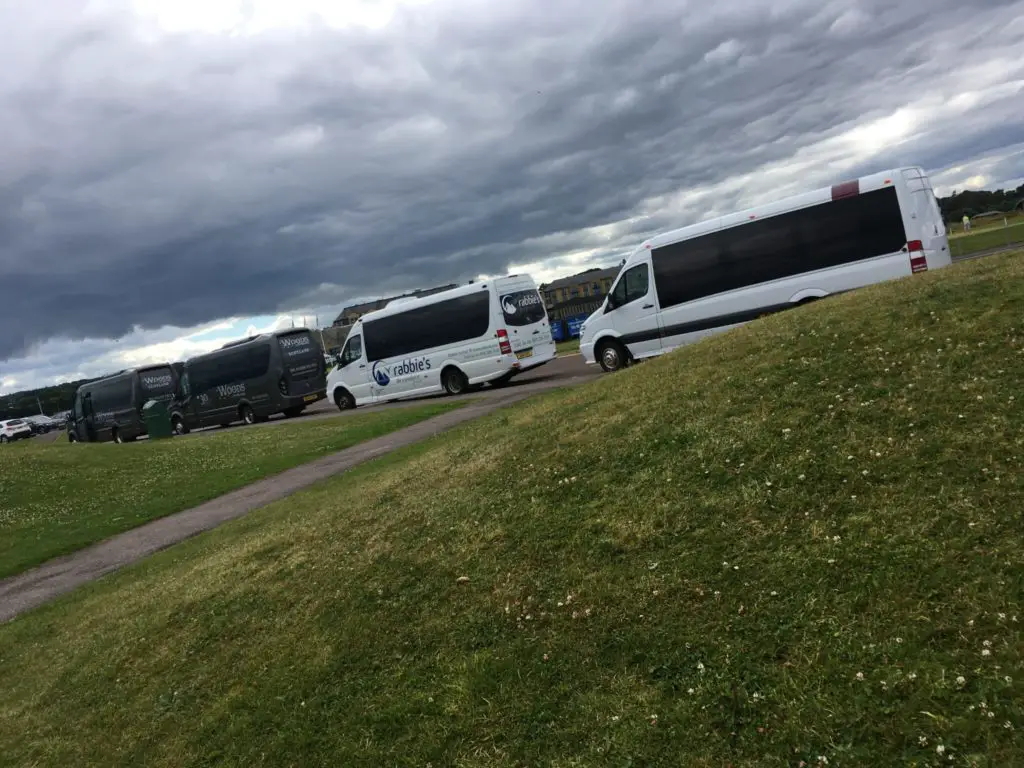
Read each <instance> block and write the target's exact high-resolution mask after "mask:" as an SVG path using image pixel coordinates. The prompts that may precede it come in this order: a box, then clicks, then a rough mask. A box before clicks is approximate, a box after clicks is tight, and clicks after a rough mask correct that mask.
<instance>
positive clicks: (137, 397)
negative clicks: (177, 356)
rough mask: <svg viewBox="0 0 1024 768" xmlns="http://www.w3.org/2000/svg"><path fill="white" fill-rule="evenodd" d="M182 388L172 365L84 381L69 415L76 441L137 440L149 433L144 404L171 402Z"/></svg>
mask: <svg viewBox="0 0 1024 768" xmlns="http://www.w3.org/2000/svg"><path fill="white" fill-rule="evenodd" d="M177 388H178V376H177V374H176V373H175V371H174V368H173V367H172V366H171V365H168V364H163V365H150V366H146V367H144V368H134V369H132V370H128V371H121V373H118V374H115V375H114V376H108V377H107V378H105V379H99V380H98V381H90V382H89V383H88V384H83V385H82V386H80V387H79V388H78V391H76V392H75V400H74V404H73V405H72V407H71V414H70V416H68V427H67V429H68V440H69V441H70V442H72V443H96V442H114V443H123V442H127V441H131V440H135V439H137V438H139V437H142V436H144V435H145V434H146V424H145V422H144V421H143V418H142V407H143V406H144V405H145V404H146V403H147V402H148V401H150V400H162V401H165V402H169V401H171V400H172V399H173V397H174V393H175V392H176V391H177Z"/></svg>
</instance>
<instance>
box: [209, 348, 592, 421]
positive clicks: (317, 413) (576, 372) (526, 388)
mask: <svg viewBox="0 0 1024 768" xmlns="http://www.w3.org/2000/svg"><path fill="white" fill-rule="evenodd" d="M600 374H601V369H600V367H598V366H596V365H587V364H586V363H584V362H583V357H582V356H581V355H580V354H579V353H572V354H568V355H565V356H563V357H558V358H555V359H554V360H552V361H551V362H550V363H547V364H546V365H542V366H540V367H539V368H537V369H535V370H533V371H529V372H527V373H524V374H522V375H521V376H517V377H516V378H514V379H512V381H510V382H509V383H508V384H506V385H505V386H504V387H501V388H499V389H495V388H493V387H490V386H484V387H483V388H482V389H479V390H477V391H476V392H470V393H468V394H465V395H457V396H454V397H453V396H450V395H444V394H440V395H431V396H430V397H418V398H413V399H411V400H399V401H396V402H393V403H381V404H380V405H370V406H365V407H361V408H357V409H356V410H354V411H339V410H338V407H337V406H336V405H335V404H334V402H333V401H332V400H330V399H328V400H322V401H320V402H319V403H316V404H315V405H311V406H310V407H309V408H307V409H306V410H305V411H304V412H303V414H302V415H301V416H296V417H295V418H292V419H286V418H284V417H283V416H275V417H273V418H272V419H270V421H265V422H263V423H261V424H256V425H253V426H247V427H245V429H253V428H254V427H274V426H277V425H278V424H296V423H300V422H303V421H310V420H312V419H324V418H329V417H332V416H346V415H350V414H354V413H369V412H372V411H379V410H383V409H385V408H409V407H412V406H415V405H421V404H423V403H429V402H431V401H433V400H436V399H438V398H446V399H449V400H489V399H493V398H505V397H506V396H508V395H511V394H516V395H532V394H535V393H537V392H543V391H545V390H548V389H557V388H558V387H565V386H574V385H576V384H582V383H583V382H584V381H586V380H587V379H592V378H595V377H597V376H599V375H600ZM329 396H330V395H329V393H328V397H329ZM242 427H243V425H241V424H236V425H232V426H230V427H211V428H209V429H204V430H201V431H197V432H193V433H192V434H193V435H197V436H198V435H208V434H216V433H219V432H224V431H225V430H227V429H241V428H242Z"/></svg>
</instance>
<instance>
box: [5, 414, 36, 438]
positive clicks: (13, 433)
mask: <svg viewBox="0 0 1024 768" xmlns="http://www.w3.org/2000/svg"><path fill="white" fill-rule="evenodd" d="M28 437H32V427H30V426H29V425H28V424H27V423H25V422H24V421H23V420H21V419H8V420H7V421H0V443H13V442H14V441H15V440H24V439H25V438H28Z"/></svg>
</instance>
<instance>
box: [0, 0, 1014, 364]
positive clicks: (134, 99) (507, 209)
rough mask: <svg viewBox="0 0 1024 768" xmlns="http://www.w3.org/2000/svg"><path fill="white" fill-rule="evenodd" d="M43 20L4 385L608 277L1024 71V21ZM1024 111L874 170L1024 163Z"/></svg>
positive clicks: (534, 5)
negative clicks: (147, 30) (1020, 25)
mask: <svg viewBox="0 0 1024 768" xmlns="http://www.w3.org/2000/svg"><path fill="white" fill-rule="evenodd" d="M32 5H33V6H36V7H35V8H34V9H33V10H32V11H31V13H32V14H33V19H32V20H30V21H29V22H27V26H26V29H27V30H28V32H30V33H32V34H35V35H37V36H38V38H37V39H36V41H35V42H36V44H37V45H36V48H34V49H33V48H32V47H31V46H25V45H22V47H20V48H19V49H18V50H17V51H16V52H15V54H16V55H15V56H14V66H13V71H14V72H15V73H16V74H17V75H18V77H14V76H13V75H12V74H11V70H10V69H9V71H8V72H7V74H5V75H2V76H0V131H3V132H4V134H5V135H6V136H9V137H11V143H12V146H13V147H14V148H15V149H16V151H15V152H13V153H12V155H13V156H14V158H15V159H14V160H12V161H10V162H4V163H3V164H0V237H2V238H3V239H2V240H0V275H2V278H3V284H4V286H5V288H6V291H7V292H8V295H9V297H10V299H9V300H8V301H5V302H3V303H0V327H2V328H4V329H5V332H4V333H3V335H2V337H0V359H4V358H7V357H11V356H13V355H17V354H20V353H22V352H24V351H25V350H26V349H28V348H29V347H30V346H31V345H32V344H34V343H37V342H39V341H41V340H44V339H47V338H51V337H56V336H68V337H71V338H85V337H101V338H104V337H105V338H112V337H118V336H121V335H123V334H125V333H127V332H128V331H130V330H131V329H132V328H133V327H134V326H136V325H138V326H142V327H145V328H159V327H162V326H166V325H175V326H186V327H187V326H193V325H197V324H200V323H203V322H206V321H210V320H213V319H217V318H220V317H224V316H229V315H245V314H257V313H272V312H275V311H278V310H279V309H281V308H284V307H292V306H297V305H299V304H301V305H303V306H310V305H327V304H335V303H341V302H342V301H344V299H345V298H348V297H352V298H354V297H356V296H361V295H367V294H376V293H383V292H387V291H388V290H392V289H402V288H409V287H414V286H415V285H418V284H423V283H438V282H448V281H453V280H462V279H466V278H468V277H473V276H475V275H477V274H480V273H495V272H500V271H503V270H504V269H505V268H507V267H508V266H509V265H510V264H515V263H526V262H532V261H539V260H544V259H551V258H557V257H558V256H559V255H560V254H561V253H565V252H566V251H569V250H576V249H579V248H584V247H591V248H596V249H598V254H597V257H598V259H603V260H604V261H608V260H609V259H614V258H617V256H618V255H619V253H621V251H622V250H625V249H627V248H629V247H630V246H631V245H632V244H633V242H634V241H632V240H631V238H632V237H633V236H635V237H636V239H637V240H639V239H640V238H642V237H643V236H644V235H646V234H650V232H651V231H654V229H658V228H664V227H668V226H679V225H682V224H686V223H689V221H692V220H695V219H697V218H701V217H702V216H703V215H705V214H706V213H707V210H706V209H705V210H700V209H692V210H691V209H687V210H686V211H683V212H682V213H683V215H684V216H686V217H689V220H688V221H684V220H679V218H678V216H679V212H675V213H674V214H668V213H656V214H655V215H653V216H651V217H649V218H647V219H644V220H642V221H640V222H638V223H636V224H635V225H632V226H626V227H622V228H621V230H620V231H619V233H618V236H617V239H615V240H613V241H612V242H610V243H609V242H604V241H602V240H600V238H597V237H596V236H594V235H587V234H584V233H580V230H583V229H585V228H588V227H593V226H596V225H601V224H605V223H608V222H612V221H617V220H621V219H624V218H626V217H629V216H631V215H633V214H634V213H635V212H636V211H637V210H638V209H639V208H640V207H641V206H643V205H644V203H645V201H647V200H649V199H651V198H653V197H657V196H660V195H666V194H670V193H672V192H676V191H679V190H686V189H694V188H699V187H701V186H703V185H708V184H714V183H715V182H719V181H721V180H723V179H725V178H728V177H730V176H733V175H736V174H741V173H745V172H747V171H749V170H751V169H753V168H756V167H759V166H761V165H763V164H765V163H771V162H777V161H782V160H785V159H786V158H790V157H792V156H793V155H794V154H795V153H797V152H798V151H799V150H801V149H802V148H806V147H808V146H810V145H812V144H814V143H815V142H818V141H821V140H822V139H824V138H827V137H829V136H835V135H838V134H839V133H841V132H842V131H844V130H846V129H848V128H849V127H851V126H852V125H853V123H854V122H855V121H857V120H860V119H863V118H865V117H870V116H879V117H880V116H884V115H885V114H888V113H891V112H892V111H893V110H894V109H897V108H899V107H901V106H902V105H904V104H906V103H907V102H908V101H912V100H914V99H916V98H918V97H920V96H921V95H922V94H923V93H925V92H927V91H929V90H930V89H934V88H936V87H937V84H940V83H942V82H943V80H944V78H946V77H947V74H948V73H949V72H950V71H951V70H956V69H960V68H964V67H966V66H968V65H970V64H975V63H984V62H986V61H988V60H990V59H994V58H995V57H997V56H1000V55H1004V56H1008V57H1009V58H1010V59H1011V60H1012V59H1013V58H1014V57H1016V59H1017V60H1018V61H1019V60H1020V59H1021V57H1022V54H1024V45H1022V44H1021V43H1020V42H1019V40H1020V35H1019V34H1015V33H1014V28H1013V27H1012V24H1011V22H1012V20H1013V19H1014V18H1015V17H1016V16H1019V15H1020V12H1021V11H1022V10H1024V3H1022V2H1020V1H1017V2H1010V1H1009V0H1007V1H1006V2H982V1H981V0H976V1H975V2H953V0H934V2H932V3H929V4H928V5H927V8H926V7H925V6H924V5H923V4H922V5H920V6H915V5H912V4H909V3H902V4H892V3H888V2H882V0H861V2H855V3H851V2H839V1H838V0H834V1H833V2H824V3H823V2H820V1H818V2H815V1H813V0H789V1H788V2H782V3H779V2H776V3H771V4H770V5H766V4H758V3H753V2H749V1H747V0H728V1H727V2H719V3H715V4H714V8H715V10H714V11H713V12H711V11H708V10H707V9H708V8H709V7H710V6H711V4H698V3H691V4H689V5H685V6H684V5H681V4H679V3H668V2H652V3H645V4H640V5H638V4H636V3H626V2H624V0H619V1H618V2H612V3H606V4H602V5H601V6H600V11H595V8H596V7H597V6H595V5H594V4H593V3H591V2H582V0H572V1H571V2H565V3H562V2H559V3H557V4H552V3H550V2H539V0H525V1H523V2H518V3H505V4H500V5H495V4H479V3H447V4H445V3H438V4H435V5H432V6H427V7H423V8H417V9H415V10H407V11H404V12H402V13H401V14H400V15H399V16H398V17H397V18H396V19H395V21H394V23H393V24H392V26H391V27H390V28H389V29H387V30H386V31H384V32H377V33H366V32H360V31H332V30H328V29H319V30H313V31H311V32H308V33H304V34H305V36H304V37H302V38H300V39H296V38H295V37H294V36H293V35H289V34H285V33H279V34H268V35H264V36H260V37H255V38H244V37H239V38H231V39H227V38H225V39H222V40H211V39H209V38H203V37H197V36H192V37H190V36H176V37H173V38H171V37H168V38H165V39H163V40H161V41H160V42H158V43H157V44H149V43H145V44H144V43H142V42H140V41H139V39H138V38H137V35H136V34H135V32H134V31H133V28H132V27H131V25H130V23H129V22H128V21H126V20H125V19H124V18H123V17H105V16H98V17H96V16H94V17H90V19H88V20H83V17H81V15H80V14H79V13H77V11H76V8H78V7H79V4H76V3H71V2H69V0H65V2H64V7H63V8H56V7H54V6H50V5H49V4H32ZM894 5H895V7H893V6H894ZM44 7H45V8H46V9H48V10H43V9H42V8H44ZM3 13H4V11H0V23H3V22H4V21H5V20H4V19H3V17H2V15H3ZM1017 32H1019V30H1017ZM30 36H31V35H30ZM974 38H978V39H983V40H984V44H983V45H981V44H975V43H972V42H971V40H972V39H974ZM47 41H49V42H47ZM937 54H941V55H937ZM1020 108H1021V99H1020V98H1019V96H1017V97H1013V96H1012V95H1011V96H1008V97H1007V98H1005V99H1003V100H1002V101H1001V102H998V103H995V104H992V105H989V106H987V107H985V108H984V109H981V110H979V111H978V112H977V113H975V114H974V115H972V116H971V117H970V118H969V119H966V120H964V121H963V124H962V125H958V126H957V127H956V129H955V130H941V129H938V128H937V129H936V130H935V131H932V132H928V133H924V134H922V135H921V136H919V137H917V138H915V140H913V141H911V142H909V143H908V144H906V145H904V146H900V147H897V148H894V149H893V150H892V151H888V150H882V151H881V152H880V153H879V154H878V156H877V157H876V158H872V159H871V161H870V163H865V170H867V169H868V168H867V166H868V165H870V166H874V167H878V163H879V162H881V161H883V160H884V161H886V163H888V162H889V161H890V160H891V161H892V162H894V163H895V162H897V161H898V162H901V163H902V162H914V163H922V164H924V165H926V166H927V167H929V168H939V167H942V166H944V165H946V164H949V163H951V162H957V161H960V160H963V159H965V158H970V157H974V156H978V155H979V154H981V153H984V152H986V151H989V150H991V149H993V148H995V147H997V146H999V145H1000V143H1001V142H1002V143H1004V144H1003V145H1005V144H1012V143H1015V142H1019V141H1021V140H1022V138H1024V137H1022V135H1021V132H1020V128H1019V127H1018V126H1019V119H1017V120H1014V119H1012V115H1013V114H1014V110H1016V114H1017V115H1018V116H1019V114H1020ZM741 196H742V193H740V192H732V193H729V194H725V193H722V194H721V195H719V197H718V198H717V199H716V200H715V201H714V204H715V205H716V206H726V207H727V206H729V205H731V204H734V203H736V202H738V200H739V199H740V197H741ZM332 293H333V300H332ZM15 327H17V328H20V329H23V330H21V331H19V332H17V333H11V332H9V331H8V330H7V329H11V328H15Z"/></svg>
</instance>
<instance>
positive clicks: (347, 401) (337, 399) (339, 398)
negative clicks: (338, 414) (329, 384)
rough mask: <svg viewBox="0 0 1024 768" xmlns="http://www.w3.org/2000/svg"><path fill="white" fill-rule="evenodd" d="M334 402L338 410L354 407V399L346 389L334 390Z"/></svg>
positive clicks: (349, 409)
mask: <svg viewBox="0 0 1024 768" xmlns="http://www.w3.org/2000/svg"><path fill="white" fill-rule="evenodd" d="M334 404H335V405H336V406H338V410H339V411H351V410H352V409H353V408H355V407H356V399H355V398H354V397H352V394H351V393H350V392H348V391H347V390H344V389H339V390H336V391H335V392H334Z"/></svg>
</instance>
